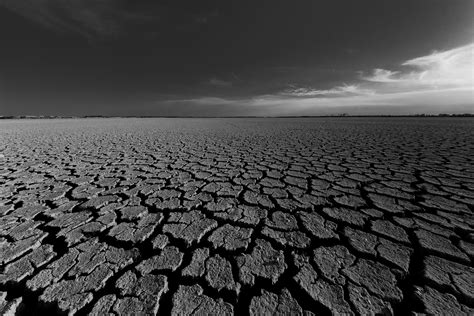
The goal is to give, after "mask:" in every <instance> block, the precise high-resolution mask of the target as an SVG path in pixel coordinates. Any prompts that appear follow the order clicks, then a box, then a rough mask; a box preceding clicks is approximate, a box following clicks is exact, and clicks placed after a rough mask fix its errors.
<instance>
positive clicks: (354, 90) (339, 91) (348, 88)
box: [281, 85, 374, 97]
mask: <svg viewBox="0 0 474 316" xmlns="http://www.w3.org/2000/svg"><path fill="white" fill-rule="evenodd" d="M373 93H374V91H373V90H370V89H363V88H360V87H359V86H358V85H342V86H338V87H334V88H332V89H327V90H317V89H311V88H294V89H289V90H285V91H283V92H282V93H281V94H282V95H285V96H295V97H315V96H345V95H366V94H369V95H370V94H373Z"/></svg>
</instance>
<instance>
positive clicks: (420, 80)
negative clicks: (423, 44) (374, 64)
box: [363, 44, 474, 89]
mask: <svg viewBox="0 0 474 316" xmlns="http://www.w3.org/2000/svg"><path fill="white" fill-rule="evenodd" d="M401 66H402V68H403V69H404V70H402V71H392V70H386V69H375V70H374V71H373V73H372V75H370V76H367V77H363V79H364V80H366V81H370V82H379V83H389V84H391V85H394V86H396V87H397V86H411V88H412V89H413V88H415V89H420V88H424V89H430V88H432V89H440V88H450V87H453V88H460V87H471V88H472V87H473V86H474V44H469V45H465V46H462V47H458V48H454V49H451V50H447V51H443V52H434V53H432V54H430V55H427V56H422V57H417V58H413V59H410V60H407V61H405V62H404V63H402V64H401Z"/></svg>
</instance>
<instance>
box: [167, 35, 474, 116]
mask: <svg viewBox="0 0 474 316" xmlns="http://www.w3.org/2000/svg"><path fill="white" fill-rule="evenodd" d="M473 54H474V44H469V45H466V46H462V47H458V48H455V49H451V50H447V51H443V52H434V53H432V54H430V55H426V56H422V57H417V58H413V59H410V60H407V61H405V62H403V63H401V64H400V69H397V70H388V69H380V68H377V69H374V70H373V71H372V72H371V75H369V76H362V77H361V78H360V80H359V81H358V82H354V83H351V84H341V85H337V86H335V87H334V88H331V89H316V88H310V87H297V86H292V88H291V89H286V90H284V91H282V92H280V93H275V94H269V95H260V96H255V97H250V98H241V99H226V98H212V97H202V98H195V99H187V100H174V101H171V102H172V103H176V104H187V105H192V104H197V105H200V106H199V110H203V109H205V108H206V107H212V110H213V111H214V113H215V111H216V109H221V108H222V109H227V112H226V113H229V111H230V113H233V112H232V111H234V112H235V113H239V114H242V113H245V115H275V116H278V115H281V116H285V115H328V114H329V115H333V114H340V113H350V114H358V115H364V114H365V115H366V114H369V115H372V114H417V113H427V114H437V113H474V60H473Z"/></svg>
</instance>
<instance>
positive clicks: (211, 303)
mask: <svg viewBox="0 0 474 316" xmlns="http://www.w3.org/2000/svg"><path fill="white" fill-rule="evenodd" d="M473 139H474V120H472V119H447V118H446V119H434V118H433V119H431V118H423V119H410V118H393V119H382V118H373V119H364V118H359V119H355V118H347V119H346V118H340V119H322V118H321V119H82V120H39V121H4V122H1V123H0V153H1V155H0V173H1V176H0V179H1V186H0V313H12V314H15V313H17V314H35V313H36V314H46V313H49V314H56V313H72V314H73V313H77V314H80V315H82V314H92V315H103V314H108V313H115V314H140V313H144V314H153V313H159V314H162V315H167V314H173V315H191V314H208V313H212V314H238V315H242V314H247V313H248V314H252V315H254V314H288V313H292V314H306V315H311V314H312V313H314V314H317V315H325V314H331V313H332V314H345V315H346V314H375V313H385V314H399V315H406V314H408V313H409V312H426V313H431V314H453V315H461V314H472V313H474V309H473V308H474V287H473V284H474V269H473V259H474V216H473V210H474V163H473V159H474V154H473V153H474V142H473Z"/></svg>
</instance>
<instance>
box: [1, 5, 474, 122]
mask: <svg viewBox="0 0 474 316" xmlns="http://www.w3.org/2000/svg"><path fill="white" fill-rule="evenodd" d="M473 21H474V1H471V0H449V1H448V0H397V1H395V0H393V1H389V0H360V1H354V0H347V1H337V0H330V1H329V0H328V1H316V0H308V1H299V0H295V1H276V0H272V1H255V0H254V1H222V0H221V1H217V0H216V1H171V0H169V1H157V0H133V1H132V0H128V1H127V0H68V1H66V0H0V115H158V116H159V115H165V116H166V115H173V116H175V115H180V116H233V115H239V116H240V115H244V116H245V115H266V116H272V115H325V114H340V113H348V114H416V113H432V114H436V113H440V112H442V113H464V112H470V113H473V112H474V101H473V100H474V56H473V54H474V24H473V23H474V22H473Z"/></svg>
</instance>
